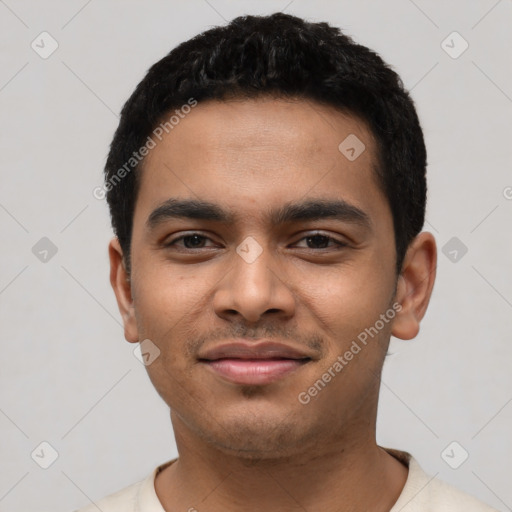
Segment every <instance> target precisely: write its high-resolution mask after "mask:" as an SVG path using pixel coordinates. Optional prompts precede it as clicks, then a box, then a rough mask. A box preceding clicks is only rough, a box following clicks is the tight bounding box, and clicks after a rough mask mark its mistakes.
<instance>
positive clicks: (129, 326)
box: [108, 237, 139, 343]
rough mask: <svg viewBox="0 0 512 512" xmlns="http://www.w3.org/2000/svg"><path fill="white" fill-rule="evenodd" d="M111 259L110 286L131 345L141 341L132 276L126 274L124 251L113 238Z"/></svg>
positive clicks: (110, 252) (110, 249) (110, 248)
mask: <svg viewBox="0 0 512 512" xmlns="http://www.w3.org/2000/svg"><path fill="white" fill-rule="evenodd" d="M108 254H109V259H110V284H111V285H112V288H113V290H114V293H115V296H116V300H117V306H118V308H119V312H120V313H121V317H122V319H123V324H124V337H125V339H126V340H127V341H129V342H130V343H136V342H138V341H139V336H138V331H137V323H136V320H135V309H134V303H133V297H132V287H131V282H130V276H129V275H128V273H127V272H126V267H125V263H124V259H123V250H122V248H121V244H120V243H119V240H118V239H117V237H116V238H113V239H112V240H111V241H110V243H109V246H108Z"/></svg>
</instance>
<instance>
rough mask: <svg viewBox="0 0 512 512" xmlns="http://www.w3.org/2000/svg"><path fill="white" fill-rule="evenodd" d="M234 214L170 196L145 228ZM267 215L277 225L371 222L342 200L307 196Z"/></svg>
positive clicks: (226, 219) (221, 218)
mask: <svg viewBox="0 0 512 512" xmlns="http://www.w3.org/2000/svg"><path fill="white" fill-rule="evenodd" d="M236 217H237V216H236V215H235V214H234V213H233V212H232V211H228V210H224V209H223V208H221V207H220V206H219V205H217V204H215V203H211V202H208V201H203V200H196V199H175V198H171V199H168V200H167V201H165V202H164V203H162V204H161V205H159V206H158V207H157V208H155V209H154V210H153V211H152V212H151V214H150V215H149V217H148V219H147V221H146V227H147V229H148V230H150V231H151V230H153V229H155V228H156V227H157V226H158V225H160V224H162V223H163V222H165V221H167V220H170V219H197V220H210V221H215V222H222V223H226V224H230V223H234V222H235V220H236ZM268 218H269V220H270V222H271V224H273V225H281V224H286V223H290V222H297V221H312V220H320V219H335V220H339V221H342V222H348V223H352V224H356V225H359V226H361V227H364V228H366V229H369V230H371V227H372V222H371V219H370V217H369V215H368V214H367V213H366V212H364V211H363V210H361V209H360V208H358V207H357V206H355V205H353V204H350V203H348V202H347V201H345V200H343V199H336V200H332V199H310V200H307V201H302V202H296V203H292V202H291V203H287V204H285V205H283V206H281V207H279V208H277V209H273V210H270V212H269V213H268Z"/></svg>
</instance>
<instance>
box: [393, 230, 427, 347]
mask: <svg viewBox="0 0 512 512" xmlns="http://www.w3.org/2000/svg"><path fill="white" fill-rule="evenodd" d="M436 267H437V248H436V241H435V238H434V236H433V235H432V233H428V232H426V231H424V232H422V233H420V234H419V235H418V236H416V238H414V240H413V241H412V242H411V244H410V245H409V248H408V249H407V252H406V255H405V258H404V263H403V265H402V272H401V273H400V276H399V277H398V283H397V291H396V295H395V301H396V302H398V303H399V304H401V305H402V309H401V310H400V311H399V312H398V313H397V315H396V317H395V319H394V321H393V328H392V330H391V334H392V335H393V336H395V337H397V338H400V339H402V340H410V339H413V338H415V337H416V336H417V334H418V332H419V330H420V322H421V320H422V318H423V316H424V315H425V312H426V311H427V307H428V303H429V301H430V296H431V294H432V289H433V287H434V281H435V279H436Z"/></svg>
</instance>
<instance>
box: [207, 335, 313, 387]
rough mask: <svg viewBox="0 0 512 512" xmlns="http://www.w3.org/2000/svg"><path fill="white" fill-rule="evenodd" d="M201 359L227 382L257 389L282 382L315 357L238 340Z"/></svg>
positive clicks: (278, 345) (284, 347) (289, 348)
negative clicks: (281, 380)
mask: <svg viewBox="0 0 512 512" xmlns="http://www.w3.org/2000/svg"><path fill="white" fill-rule="evenodd" d="M198 360H199V362H200V363H201V364H203V365H205V367H207V368H208V369H209V370H210V371H212V372H213V373H214V374H215V375H217V376H219V377H221V378H223V379H224V380H227V381H229V382H231V383H235V384H240V385H252V386H254V385H265V384H270V383H272V382H275V381H277V380H280V379H283V378H285V377H287V376H289V375H290V374H292V373H293V372H295V371H297V370H298V369H300V368H302V367H303V366H305V365H306V364H307V363H309V362H310V361H312V360H313V358H312V355H311V354H308V353H306V352H304V350H303V349H302V350H301V349H299V348H296V347H293V346H290V345H286V344H281V343H273V342H269V341H264V342H261V343H255V342H247V341H246V340H236V341H234V342H231V343H228V344H223V345H220V346H217V347H214V348H212V349H210V350H207V351H206V352H204V353H203V354H201V356H200V357H199V358H198Z"/></svg>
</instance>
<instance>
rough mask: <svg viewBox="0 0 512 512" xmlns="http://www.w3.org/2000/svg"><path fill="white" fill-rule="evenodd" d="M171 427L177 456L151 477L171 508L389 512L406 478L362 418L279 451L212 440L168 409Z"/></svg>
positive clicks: (401, 467) (214, 511) (213, 510)
mask: <svg viewBox="0 0 512 512" xmlns="http://www.w3.org/2000/svg"><path fill="white" fill-rule="evenodd" d="M366 426H367V425H366ZM173 427H174V431H175V437H176V443H177V446H178V452H179V454H180V455H179V459H178V460H177V461H176V462H174V463H173V464H171V465H170V466H168V467H167V468H165V469H164V470H163V471H162V472H161V473H160V474H159V475H158V477H157V479H156V481H155V489H156V492H157V495H158V497H159V499H160V501H161V502H162V505H163V506H164V508H165V509H166V510H169V511H171V510H191V511H194V510H197V511H198V512H201V510H208V511H209V512H220V511H223V512H229V511H231V510H233V511H234V510H240V508H242V507H243V509H244V510H246V511H248V512H252V511H254V512H256V511H258V512H259V511H261V510H269V511H271V510H279V511H280V512H281V511H283V512H288V511H290V512H291V511H303V510H322V511H325V512H330V511H333V512H334V511H339V510H340V504H343V510H345V511H351V510H354V511H355V510H372V511H375V512H381V511H382V512H388V511H389V510H390V509H391V508H392V506H393V504H394V503H395V502H396V500H397V499H398V497H399V495H400V493H401V491H402V489H403V486H404V485H405V481H406V479H407V473H408V471H407V468H406V467H405V466H403V465H402V464H401V463H400V462H399V461H398V460H396V459H395V458H394V457H392V456H391V455H389V454H388V453H387V452H386V451H384V450H383V449H382V448H380V447H379V446H378V445H377V444H376V441H375V431H374V429H373V431H371V432H366V433H365V431H364V429H363V426H362V425H361V429H360V430H357V429H351V431H352V432H356V433H357V435H350V436H349V435H339V433H336V437H335V438H331V439H328V438H325V437H324V442H323V443H320V442H319V440H316V441H315V445H314V447H313V446H306V445H304V446H302V447H300V449H299V448H295V450H294V451H293V452H290V454H289V456H286V457H279V458H268V457H266V458H261V457H260V458H258V457H255V456H251V457H247V456H240V453H230V452H229V451H226V450H223V449H219V448H217V447H213V446H212V443H208V442H205V441H204V440H203V439H200V438H198V437H197V436H195V435H194V434H193V433H192V432H191V431H190V430H188V429H187V428H186V427H185V425H184V424H183V423H181V422H180V420H179V419H178V418H174V417H173ZM325 441H328V442H325Z"/></svg>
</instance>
